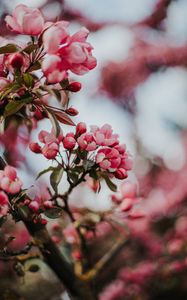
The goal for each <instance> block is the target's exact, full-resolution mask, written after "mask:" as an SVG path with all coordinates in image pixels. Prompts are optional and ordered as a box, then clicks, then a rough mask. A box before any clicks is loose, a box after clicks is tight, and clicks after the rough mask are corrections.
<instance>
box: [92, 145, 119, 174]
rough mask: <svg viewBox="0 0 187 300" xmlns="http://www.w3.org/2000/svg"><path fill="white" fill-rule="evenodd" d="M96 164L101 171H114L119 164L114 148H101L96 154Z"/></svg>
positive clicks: (117, 154)
mask: <svg viewBox="0 0 187 300" xmlns="http://www.w3.org/2000/svg"><path fill="white" fill-rule="evenodd" d="M96 163H97V164H99V166H100V167H101V168H102V169H103V170H109V169H113V170H114V171H115V170H116V169H117V168H118V167H119V165H120V163H121V157H120V154H119V152H118V151H117V150H116V149H114V148H101V149H99V150H98V152H97V156H96Z"/></svg>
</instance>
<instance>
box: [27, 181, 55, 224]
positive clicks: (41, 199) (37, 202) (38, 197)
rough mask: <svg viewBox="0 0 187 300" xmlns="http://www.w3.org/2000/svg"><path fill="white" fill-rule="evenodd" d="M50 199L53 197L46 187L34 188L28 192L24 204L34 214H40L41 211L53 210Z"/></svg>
mask: <svg viewBox="0 0 187 300" xmlns="http://www.w3.org/2000/svg"><path fill="white" fill-rule="evenodd" d="M50 198H51V196H50V194H49V192H48V190H47V189H46V187H44V186H40V188H39V187H38V186H32V187H30V188H29V189H28V190H27V197H26V199H25V200H24V203H23V204H24V205H26V206H28V207H29V209H30V210H31V211H32V212H34V213H38V212H39V211H40V210H46V209H50V208H53V203H52V201H50ZM42 220H44V219H42Z"/></svg>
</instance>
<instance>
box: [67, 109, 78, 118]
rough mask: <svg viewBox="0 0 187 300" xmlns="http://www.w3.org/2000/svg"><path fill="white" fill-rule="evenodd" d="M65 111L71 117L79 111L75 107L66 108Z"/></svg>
mask: <svg viewBox="0 0 187 300" xmlns="http://www.w3.org/2000/svg"><path fill="white" fill-rule="evenodd" d="M65 112H66V113H67V114H68V115H70V116H72V117H74V116H77V115H78V113H79V112H78V110H77V109H75V108H74V107H70V108H68V109H66V111H65Z"/></svg>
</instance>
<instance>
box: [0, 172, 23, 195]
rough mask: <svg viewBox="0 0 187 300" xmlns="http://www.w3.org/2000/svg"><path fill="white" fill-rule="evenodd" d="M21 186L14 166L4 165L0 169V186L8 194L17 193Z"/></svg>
mask: <svg viewBox="0 0 187 300" xmlns="http://www.w3.org/2000/svg"><path fill="white" fill-rule="evenodd" d="M21 187H22V181H21V180H20V179H19V178H18V177H17V173H16V170H15V168H13V167H11V166H6V167H5V169H4V170H3V171H0V188H1V189H2V190H3V191H5V192H7V193H10V194H17V193H19V192H20V190H21Z"/></svg>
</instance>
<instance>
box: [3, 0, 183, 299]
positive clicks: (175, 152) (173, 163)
mask: <svg viewBox="0 0 187 300" xmlns="http://www.w3.org/2000/svg"><path fill="white" fill-rule="evenodd" d="M19 3H23V4H26V5H28V6H33V7H38V8H40V9H41V11H42V13H43V15H44V16H45V19H46V20H52V21H54V20H61V19H63V20H69V21H71V25H70V28H71V32H72V33H73V32H75V31H76V30H77V29H78V28H80V27H82V26H85V27H87V28H88V29H89V30H90V36H89V42H90V43H91V44H92V45H93V47H94V51H93V54H94V56H95V57H96V58H97V61H98V65H97V67H96V69H94V70H93V71H92V72H90V73H89V74H87V75H85V76H84V77H80V76H75V75H73V76H72V78H73V79H75V80H78V81H80V82H81V83H82V86H83V88H82V90H81V91H80V92H79V93H77V94H75V95H73V96H72V100H71V101H72V102H71V103H72V105H73V106H75V107H76V108H78V110H79V112H80V113H79V115H78V117H77V119H76V121H84V122H86V123H87V124H88V125H92V124H96V125H99V126H100V125H102V124H105V123H109V124H111V125H112V127H113V128H114V131H115V132H117V133H119V135H120V140H121V141H122V142H125V143H126V144H127V148H128V149H129V151H130V152H131V153H132V155H133V160H134V169H133V172H132V173H131V175H130V179H131V180H132V181H135V182H136V183H137V185H138V189H139V195H140V197H142V198H143V199H144V200H143V201H142V204H141V208H142V209H143V211H144V212H145V213H147V214H148V215H149V220H150V219H151V218H152V219H154V222H155V224H157V223H158V221H159V222H160V221H161V220H162V219H163V220H165V221H166V219H167V220H168V219H169V220H174V223H172V225H171V226H170V225H169V227H168V228H169V229H167V230H169V233H170V235H171V232H173V236H174V235H175V234H174V233H176V232H175V231H176V230H177V229H176V228H179V227H180V226H179V224H183V225H181V226H182V228H183V230H184V228H185V230H184V232H186V230H187V221H186V197H187V184H186V180H187V132H186V129H187V1H186V0H141V1H138V0H131V1H128V0H108V1H103V0H79V1H76V0H64V1H63V0H58V1H57V0H56V1H55V0H51V1H50V0H49V1H45V0H32V2H31V1H29V0H22V1H18V0H9V1H6V0H1V2H0V15H1V27H0V35H1V36H7V35H9V34H10V32H8V31H7V29H6V27H5V24H4V21H3V19H4V16H5V15H6V14H7V13H11V12H12V10H13V8H14V7H15V6H16V5H17V4H19ZM16 38H19V37H16ZM42 122H43V123H41V127H43V128H44V127H45V128H46V126H48V125H47V124H48V123H46V121H42ZM39 129H40V128H39ZM65 130H66V129H65ZM35 137H36V133H35V134H34V135H33V138H35ZM24 151H25V150H24ZM24 151H23V152H24ZM24 154H25V158H26V160H27V164H28V165H30V170H31V169H32V172H33V174H36V173H37V172H38V171H39V170H40V169H41V168H42V167H43V166H45V165H46V161H45V160H42V159H41V158H39V163H36V164H35V165H33V164H31V163H30V162H32V161H33V158H34V157H35V156H33V155H32V154H31V153H30V152H29V151H26V153H24ZM31 165H32V166H31ZM21 172H23V173H24V176H25V178H26V179H27V181H26V183H27V184H30V173H29V174H28V171H27V169H25V170H24V168H23V165H22V171H21ZM81 197H83V198H85V199H87V200H88V201H89V202H90V201H92V204H91V207H92V208H94V209H99V208H101V207H102V208H103V209H104V208H105V207H106V203H105V200H106V201H107V199H108V197H109V196H108V194H107V193H105V192H103V193H102V194H101V195H97V196H95V195H94V194H93V195H92V194H91V191H89V193H88V191H87V193H84V195H83V194H81ZM88 197H89V199H88ZM96 198H97V199H96ZM101 198H102V203H101ZM105 198H106V199H105ZM90 199H91V200H90ZM81 201H83V199H81ZM85 201H86V200H85ZM83 202H84V201H83ZM103 203H105V204H103ZM180 218H183V219H180ZM179 221H180V222H181V223H180V222H179ZM177 222H178V223H177ZM159 224H160V223H159ZM164 224H166V223H164ZM167 224H168V223H167ZM176 224H178V225H176ZM141 225H142V228H145V224H143V223H141ZM138 226H140V223H138ZM172 226H173V227H172ZM177 226H178V227H177ZM140 227H141V226H140ZM180 228H181V227H180ZM167 230H166V231H164V234H165V232H166V233H167V237H168V231H167ZM181 230H182V229H181ZM173 236H172V238H173ZM164 237H166V236H165V235H164ZM180 239H181V240H183V236H182V235H180ZM169 241H170V240H169ZM167 243H169V242H168V240H167V241H166V244H167ZM185 243H186V242H185ZM151 251H152V250H151ZM185 251H186V250H185ZM185 253H186V252H185ZM186 265H187V263H186ZM182 278H184V279H185V284H184V286H185V287H183V288H181V287H180V288H179V290H180V291H182V292H181V296H180V293H179V294H178V298H175V297H176V294H174V292H173V296H171V294H172V292H171V294H169V295H170V296H168V294H164V295H165V296H163V297H162V296H158V295H157V296H155V295H152V298H151V296H150V294H149V293H148V295H149V296H146V297H147V298H146V297H145V298H133V299H165V300H166V299H183V300H184V299H186V297H187V293H186V277H185V276H183V277H182ZM171 290H172V288H171ZM179 290H177V291H179ZM183 290H184V291H183ZM172 291H173V290H172ZM104 297H105V298H102V299H104V300H105V299H106V300H108V299H109V298H107V296H104ZM154 297H155V298H154ZM164 297H165V298H164ZM167 297H170V298H167ZM172 297H173V298H172ZM180 297H181V298H180ZM38 299H39V298H38ZM46 299H47V298H46ZM111 299H124V298H123V297H122V298H119V297H118V298H111ZM11 300H12V299H11Z"/></svg>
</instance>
